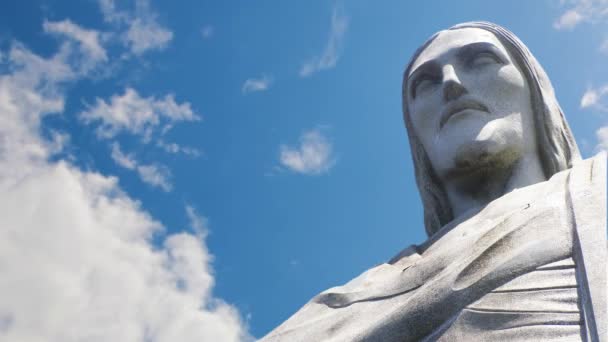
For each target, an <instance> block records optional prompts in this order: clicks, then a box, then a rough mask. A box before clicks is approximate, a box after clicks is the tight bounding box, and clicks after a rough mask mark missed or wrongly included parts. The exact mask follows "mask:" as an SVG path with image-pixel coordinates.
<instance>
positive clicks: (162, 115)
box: [80, 88, 200, 142]
mask: <svg viewBox="0 0 608 342" xmlns="http://www.w3.org/2000/svg"><path fill="white" fill-rule="evenodd" d="M80 119H81V120H82V121H83V122H85V123H87V124H92V123H99V126H98V127H97V129H96V133H97V135H98V137H100V138H104V139H109V138H113V137H115V136H116V135H117V134H119V133H121V132H128V133H131V134H134V135H138V136H141V137H142V139H143V141H144V142H149V141H150V139H151V137H152V135H154V134H164V133H166V131H167V130H169V129H171V127H173V125H174V124H175V123H177V122H182V121H198V120H200V117H199V116H198V115H196V114H195V113H194V111H193V110H192V108H191V106H190V103H188V102H184V103H181V104H180V103H177V102H175V96H174V95H173V94H168V95H166V96H165V97H163V98H155V97H142V96H140V95H139V93H138V92H137V91H136V90H135V89H133V88H127V89H125V92H124V94H122V95H113V96H112V97H111V98H110V100H109V101H105V100H103V99H100V98H97V100H96V103H95V105H93V106H90V107H89V108H88V109H87V110H86V111H84V112H82V113H80Z"/></svg>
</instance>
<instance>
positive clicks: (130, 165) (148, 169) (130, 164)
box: [111, 142, 173, 192]
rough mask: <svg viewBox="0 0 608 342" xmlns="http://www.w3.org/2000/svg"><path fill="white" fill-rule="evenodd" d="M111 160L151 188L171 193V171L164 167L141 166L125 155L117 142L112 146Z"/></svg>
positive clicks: (156, 165) (154, 165)
mask: <svg viewBox="0 0 608 342" xmlns="http://www.w3.org/2000/svg"><path fill="white" fill-rule="evenodd" d="M111 157H112V159H113V160H114V161H115V162H116V164H118V165H119V166H121V167H123V168H125V169H128V170H132V171H135V172H137V174H138V175H139V178H140V179H141V180H142V181H143V182H144V183H147V184H149V185H151V186H153V187H157V188H160V189H162V190H164V191H165V192H169V191H171V189H172V188H173V185H172V184H171V171H170V170H169V168H167V167H166V166H164V165H160V164H158V163H156V164H148V165H146V164H141V163H140V162H139V161H137V160H136V159H135V156H134V155H133V154H125V153H124V152H123V151H122V149H121V148H120V145H119V144H118V143H117V142H114V143H113V144H112V154H111Z"/></svg>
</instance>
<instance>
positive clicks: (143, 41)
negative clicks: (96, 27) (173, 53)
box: [98, 0, 173, 56]
mask: <svg viewBox="0 0 608 342" xmlns="http://www.w3.org/2000/svg"><path fill="white" fill-rule="evenodd" d="M98 3H99V6H100V9H101V12H102V14H103V17H104V20H105V21H106V22H108V23H111V24H114V25H116V26H117V27H118V28H119V30H120V38H121V40H122V42H123V43H124V44H125V45H126V46H127V47H129V48H130V50H131V52H132V53H133V54H135V55H138V56H139V55H142V54H143V53H144V52H147V51H150V50H162V49H164V48H166V47H167V45H168V44H169V42H170V41H171V40H172V39H173V32H172V31H171V30H169V29H168V28H166V27H164V26H162V25H160V24H159V23H158V20H157V17H158V15H157V14H156V12H155V11H154V10H153V9H152V7H151V6H150V1H149V0H136V1H135V10H134V11H128V10H120V9H118V8H117V3H116V1H114V0H98ZM119 3H121V4H122V3H123V2H119Z"/></svg>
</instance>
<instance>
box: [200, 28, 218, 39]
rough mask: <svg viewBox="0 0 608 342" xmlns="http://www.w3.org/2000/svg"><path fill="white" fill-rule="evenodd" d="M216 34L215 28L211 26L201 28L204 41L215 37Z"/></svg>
mask: <svg viewBox="0 0 608 342" xmlns="http://www.w3.org/2000/svg"><path fill="white" fill-rule="evenodd" d="M214 33H215V28H213V26H211V25H205V26H203V28H201V36H202V37H203V39H209V38H211V37H213V34H214Z"/></svg>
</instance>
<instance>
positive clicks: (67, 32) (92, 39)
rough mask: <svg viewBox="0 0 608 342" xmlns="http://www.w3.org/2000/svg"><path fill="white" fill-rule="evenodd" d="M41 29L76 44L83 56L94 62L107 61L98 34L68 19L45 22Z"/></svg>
mask: <svg viewBox="0 0 608 342" xmlns="http://www.w3.org/2000/svg"><path fill="white" fill-rule="evenodd" d="M43 27H44V31H45V32H47V33H53V34H57V35H63V36H65V37H67V38H69V39H72V40H74V41H76V42H78V43H79V44H80V48H81V51H82V53H83V55H84V56H86V57H87V58H90V59H92V60H93V61H94V62H100V61H107V60H108V55H107V53H106V50H105V49H104V48H103V47H102V46H101V43H100V32H98V31H95V30H87V29H84V28H82V27H80V26H78V25H76V24H74V23H73V22H72V21H71V20H69V19H66V20H63V21H55V22H53V21H45V22H44V24H43Z"/></svg>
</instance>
